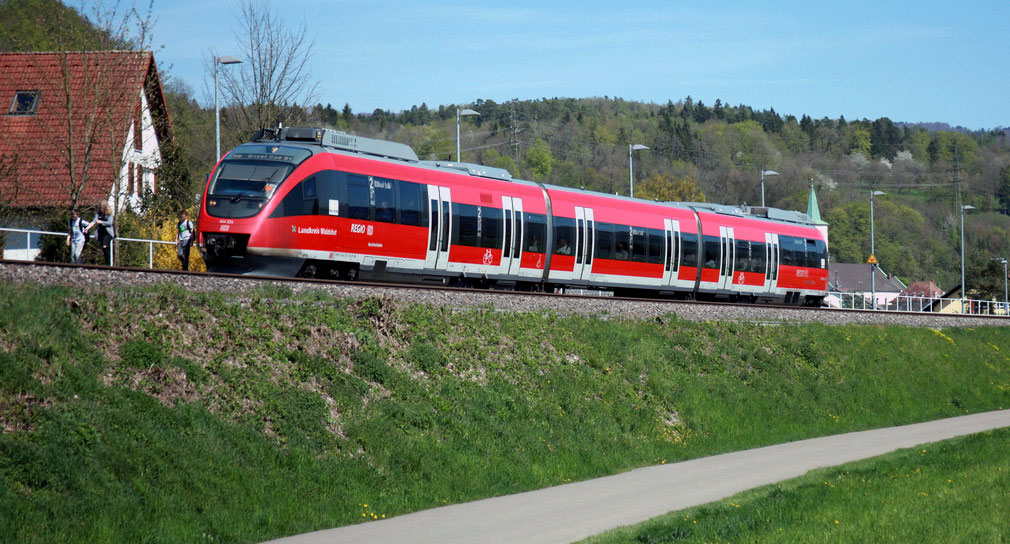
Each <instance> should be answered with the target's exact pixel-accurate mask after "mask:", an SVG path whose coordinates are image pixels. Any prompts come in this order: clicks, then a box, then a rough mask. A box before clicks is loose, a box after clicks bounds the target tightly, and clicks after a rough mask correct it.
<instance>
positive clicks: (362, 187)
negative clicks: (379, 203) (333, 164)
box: [347, 174, 371, 221]
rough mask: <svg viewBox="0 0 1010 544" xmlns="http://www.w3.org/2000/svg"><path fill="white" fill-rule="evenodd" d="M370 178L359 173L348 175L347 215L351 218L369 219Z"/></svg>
mask: <svg viewBox="0 0 1010 544" xmlns="http://www.w3.org/2000/svg"><path fill="white" fill-rule="evenodd" d="M368 192H369V191H368V178H366V177H364V176H358V175H353V174H352V175H349V176H347V216H348V217H350V218H351V219H364V220H366V221H367V220H368V219H369V216H368V213H369V210H370V208H371V204H370V202H369V200H370V198H369V194H368Z"/></svg>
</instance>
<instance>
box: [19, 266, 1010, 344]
mask: <svg viewBox="0 0 1010 544" xmlns="http://www.w3.org/2000/svg"><path fill="white" fill-rule="evenodd" d="M0 280H2V281H6V282H10V283H20V284H35V285H66V286H72V287H77V288H82V289H96V290H103V291H114V290H116V289H117V288H122V287H138V286H149V285H158V284H165V283H169V284H175V285H178V286H179V287H182V288H185V289H189V290H192V291H195V292H226V293H234V294H235V295H236V296H239V297H241V296H242V294H243V293H244V292H247V291H250V290H253V289H258V288H262V287H263V286H264V285H270V284H276V285H283V286H285V287H286V288H289V289H291V290H292V291H294V292H303V291H322V292H325V293H326V294H328V295H330V296H332V297H334V298H348V299H356V298H367V297H381V298H388V299H392V300H395V301H399V302H403V303H408V304H429V305H433V306H439V307H449V308H458V309H469V308H494V309H495V310H496V311H502V312H516V313H526V312H545V313H554V314H557V315H569V314H578V315H588V316H598V317H603V318H622V319H639V320H644V319H657V318H662V317H663V316H666V315H670V314H674V315H677V316H678V317H680V318H683V319H689V320H692V321H739V322H750V323H762V324H769V325H774V324H783V323H808V322H818V323H824V324H828V325H844V324H873V325H901V326H907V327H931V328H946V327H983V326H1008V325H1010V318H1007V317H1001V316H962V315H944V314H935V313H926V314H920V313H905V312H870V311H863V310H827V309H808V308H779V307H763V306H750V305H729V304H710V303H697V302H683V301H659V300H657V301H640V300H624V299H615V298H611V297H585V296H571V295H566V296H557V295H549V294H539V293H535V294H530V293H522V294H518V293H512V292H495V291H479V290H462V291H461V290H441V289H434V288H411V287H401V286H374V285H361V284H350V283H330V282H319V281H297V280H290V279H264V278H252V277H243V276H217V275H210V274H200V273H195V274H187V273H180V272H177V271H175V272H173V271H159V270H154V271H149V270H137V269H116V268H105V267H87V266H72V265H59V264H40V263H25V262H16V261H0Z"/></svg>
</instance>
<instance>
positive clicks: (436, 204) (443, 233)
mask: <svg viewBox="0 0 1010 544" xmlns="http://www.w3.org/2000/svg"><path fill="white" fill-rule="evenodd" d="M450 202H451V199H450V198H449V188H448V187H439V186H437V185H429V186H428V252H427V254H426V255H425V258H424V268H425V269H439V270H445V268H446V266H447V265H448V264H449V233H450V232H452V231H451V230H450V227H451V226H452V213H451V208H450V206H449V204H450Z"/></svg>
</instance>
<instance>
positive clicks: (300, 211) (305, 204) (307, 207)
mask: <svg viewBox="0 0 1010 544" xmlns="http://www.w3.org/2000/svg"><path fill="white" fill-rule="evenodd" d="M315 187H316V179H315V178H314V177H311V178H309V179H306V180H304V181H302V182H301V183H299V184H298V185H296V186H295V187H294V188H293V189H291V192H289V193H288V194H287V195H285V196H284V200H282V201H281V203H280V204H279V205H278V206H277V208H276V209H274V212H273V213H272V214H270V217H293V216H296V215H313V214H315V213H316V212H315V208H317V207H318V205H319V201H318V200H317V199H316V197H315V192H316V189H315ZM307 194H311V195H313V196H312V197H307V196H306V195H307Z"/></svg>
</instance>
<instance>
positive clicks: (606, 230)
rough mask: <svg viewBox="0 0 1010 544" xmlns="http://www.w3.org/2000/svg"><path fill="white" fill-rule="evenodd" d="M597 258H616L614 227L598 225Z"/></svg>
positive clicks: (610, 224)
mask: <svg viewBox="0 0 1010 544" xmlns="http://www.w3.org/2000/svg"><path fill="white" fill-rule="evenodd" d="M596 258H597V259H613V258H614V225H613V224H612V223H596Z"/></svg>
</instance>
